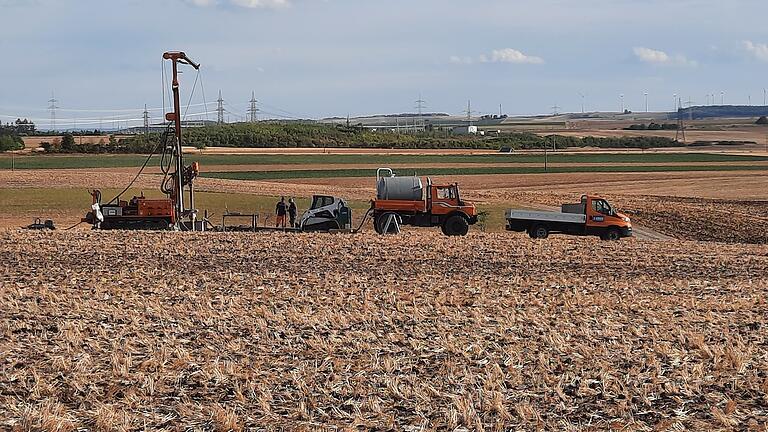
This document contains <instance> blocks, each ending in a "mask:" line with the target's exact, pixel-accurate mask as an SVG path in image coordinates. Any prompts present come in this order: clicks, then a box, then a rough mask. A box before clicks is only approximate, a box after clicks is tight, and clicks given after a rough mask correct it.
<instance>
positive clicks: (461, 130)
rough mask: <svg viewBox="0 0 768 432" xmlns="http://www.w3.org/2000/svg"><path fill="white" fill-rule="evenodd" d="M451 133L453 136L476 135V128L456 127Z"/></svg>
mask: <svg viewBox="0 0 768 432" xmlns="http://www.w3.org/2000/svg"><path fill="white" fill-rule="evenodd" d="M451 132H452V133H453V134H454V135H477V126H457V127H455V128H453V129H452V130H451Z"/></svg>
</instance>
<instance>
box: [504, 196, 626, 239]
mask: <svg viewBox="0 0 768 432" xmlns="http://www.w3.org/2000/svg"><path fill="white" fill-rule="evenodd" d="M505 216H506V219H507V231H516V232H527V233H528V235H529V236H530V237H531V238H535V239H545V238H547V237H549V234H551V233H563V234H570V235H580V236H599V237H600V238H601V239H603V240H619V239H620V238H624V237H631V236H632V222H631V221H630V219H629V217H627V216H626V215H624V214H622V213H619V212H617V211H616V210H615V209H614V208H613V207H612V206H611V205H610V204H609V203H608V201H606V200H605V199H603V198H600V197H597V196H591V195H583V196H582V197H581V202H580V203H578V204H563V205H562V208H561V212H549V211H532V210H525V209H509V210H507V212H506V215H505Z"/></svg>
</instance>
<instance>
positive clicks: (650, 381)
mask: <svg viewBox="0 0 768 432" xmlns="http://www.w3.org/2000/svg"><path fill="white" fill-rule="evenodd" d="M414 245H418V247H414ZM0 254H2V264H0V265H1V266H2V272H0V275H1V276H0V282H2V283H1V284H0V303H1V305H2V309H3V311H4V313H3V314H2V316H0V352H2V353H3V356H2V360H0V361H1V363H0V390H1V391H0V419H3V420H2V422H3V423H2V424H3V426H4V427H10V428H19V429H23V428H35V427H43V428H47V429H53V428H54V427H59V430H62V431H66V430H73V429H74V428H76V427H91V428H95V429H98V430H107V429H110V430H115V429H118V430H119V429H130V428H137V427H141V428H150V429H166V430H175V429H177V428H179V427H201V428H206V429H218V430H229V429H234V430H239V429H241V428H247V427H252V426H267V427H270V426H272V427H275V426H279V427H285V428H287V429H296V428H298V429H304V430H313V429H321V428H353V427H357V428H368V429H370V428H374V429H379V430H389V429H394V430H416V429H418V428H421V427H424V428H426V429H434V430H446V429H454V428H457V427H461V428H466V429H469V430H503V429H506V428H521V429H528V430H532V429H537V428H547V429H557V430H563V429H572V430H578V429H581V430H605V429H615V430H647V429H650V428H657V429H658V430H667V429H679V428H680V427H681V426H686V427H688V428H692V429H695V430H713V429H723V430H727V429H730V428H739V429H746V428H752V429H755V430H764V428H765V425H766V422H768V413H767V412H766V406H768V396H767V394H768V375H767V374H766V371H768V354H767V353H768V345H767V344H766V333H767V332H766V329H768V327H767V326H768V318H767V317H766V313H765V308H766V300H765V299H766V290H768V281H766V276H765V275H766V272H768V248H767V247H766V246H749V245H739V246H731V245H714V244H701V243H686V242H675V243H670V244H662V243H643V242H635V241H629V242H622V243H603V242H598V241H592V240H590V239H578V240H571V239H551V240H550V241H547V242H538V241H531V240H528V239H524V238H522V237H510V236H508V235H491V234H478V233H475V234H473V235H471V236H469V237H467V238H463V239H452V238H444V237H442V236H440V235H439V234H436V233H432V232H421V233H419V234H418V235H416V234H406V235H403V236H399V237H376V236H372V235H362V236H357V237H352V236H331V235H328V236H317V235H315V236H311V235H295V236H292V235H282V234H277V235H271V236H269V235H259V234H245V235H235V234H180V233H151V234H146V233H145V234H136V233H117V232H113V233H21V232H4V233H2V234H0ZM759 428H763V429H759Z"/></svg>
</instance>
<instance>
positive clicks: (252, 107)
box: [248, 92, 259, 123]
mask: <svg viewBox="0 0 768 432" xmlns="http://www.w3.org/2000/svg"><path fill="white" fill-rule="evenodd" d="M257 102H258V101H257V100H256V93H255V92H251V100H250V102H249V103H250V106H249V107H248V115H249V118H250V120H251V123H256V121H257V120H258V117H257V114H258V112H259V109H258V108H257V107H256V103H257Z"/></svg>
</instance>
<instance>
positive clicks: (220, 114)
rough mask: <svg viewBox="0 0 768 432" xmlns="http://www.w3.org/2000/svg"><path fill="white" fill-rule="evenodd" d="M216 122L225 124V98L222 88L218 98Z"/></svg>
mask: <svg viewBox="0 0 768 432" xmlns="http://www.w3.org/2000/svg"><path fill="white" fill-rule="evenodd" d="M216 102H217V105H216V123H217V124H220V125H221V124H224V99H222V98H221V90H219V98H218V99H217V100H216Z"/></svg>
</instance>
